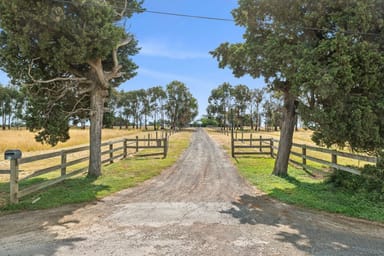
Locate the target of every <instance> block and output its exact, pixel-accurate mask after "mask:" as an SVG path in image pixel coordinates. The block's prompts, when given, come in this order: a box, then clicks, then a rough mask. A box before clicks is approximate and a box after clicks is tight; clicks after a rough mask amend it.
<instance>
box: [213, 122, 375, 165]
mask: <svg viewBox="0 0 384 256" xmlns="http://www.w3.org/2000/svg"><path fill="white" fill-rule="evenodd" d="M211 131H217V130H214V129H212V130H211ZM236 133H237V134H236ZM211 134H214V133H211ZM250 134H252V138H255V139H256V138H259V137H260V136H262V137H263V138H274V139H277V140H279V139H280V131H276V132H275V131H271V132H266V131H258V132H252V133H250V132H244V133H243V132H241V131H237V132H236V131H235V132H234V137H235V138H237V139H241V138H244V139H249V137H250ZM311 136H312V131H310V130H304V129H300V130H299V131H295V132H294V134H293V142H294V143H296V144H305V145H307V146H313V147H319V146H317V145H316V144H315V143H314V142H313V141H312V139H311ZM221 141H222V142H223V143H224V144H226V145H228V147H230V133H229V136H226V138H225V137H224V138H221ZM331 149H337V150H339V151H344V152H348V153H353V152H352V151H351V150H349V149H348V148H344V149H340V148H336V147H335V148H331ZM292 151H295V152H297V153H301V148H298V147H292ZM307 155H308V156H311V157H315V158H318V159H323V160H326V161H329V162H330V161H331V155H330V154H329V153H322V152H318V151H312V150H309V149H308V150H307ZM291 158H292V159H293V160H296V161H298V162H301V158H299V157H297V156H294V155H291ZM307 163H308V164H310V163H311V161H307ZM338 163H339V164H341V165H352V166H359V167H363V166H364V165H366V164H372V163H368V162H365V161H361V160H354V159H350V158H345V157H340V156H339V157H338ZM317 165H319V164H317Z"/></svg>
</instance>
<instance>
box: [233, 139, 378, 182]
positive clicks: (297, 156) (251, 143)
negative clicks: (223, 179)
mask: <svg viewBox="0 0 384 256" xmlns="http://www.w3.org/2000/svg"><path fill="white" fill-rule="evenodd" d="M278 144H279V140H277V139H274V138H263V137H262V136H255V135H254V134H252V133H243V132H239V133H238V132H232V133H231V154H232V157H234V158H235V157H236V156H240V155H267V156H270V157H275V156H276V152H277V150H278ZM289 161H290V162H291V163H292V164H294V165H296V166H299V167H301V168H303V169H304V170H310V171H315V172H321V173H324V171H328V170H330V169H338V170H342V171H346V172H350V173H353V174H356V175H361V173H360V171H359V170H358V169H357V168H356V167H355V166H361V165H362V164H376V163H377V161H378V159H377V157H373V156H367V155H358V154H353V153H348V152H343V151H337V150H332V149H327V148H321V147H314V146H308V145H305V144H298V143H293V144H292V149H291V154H290V159H289Z"/></svg>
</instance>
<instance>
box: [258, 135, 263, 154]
mask: <svg viewBox="0 0 384 256" xmlns="http://www.w3.org/2000/svg"><path fill="white" fill-rule="evenodd" d="M259 139H260V148H259V150H260V152H263V148H262V146H263V142H262V140H263V137H261V135H260V138H259Z"/></svg>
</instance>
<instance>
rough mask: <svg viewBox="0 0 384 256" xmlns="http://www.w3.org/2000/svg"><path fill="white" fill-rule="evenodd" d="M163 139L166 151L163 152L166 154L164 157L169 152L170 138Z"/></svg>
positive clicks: (165, 155)
mask: <svg viewBox="0 0 384 256" xmlns="http://www.w3.org/2000/svg"><path fill="white" fill-rule="evenodd" d="M163 141H164V152H163V154H164V155H163V157H164V158H166V157H167V154H168V138H167V137H165V138H164V139H163Z"/></svg>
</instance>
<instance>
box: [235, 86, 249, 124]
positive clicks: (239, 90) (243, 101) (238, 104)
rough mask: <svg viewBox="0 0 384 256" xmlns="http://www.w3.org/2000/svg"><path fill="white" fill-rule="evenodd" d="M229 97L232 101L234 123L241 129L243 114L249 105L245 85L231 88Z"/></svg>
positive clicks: (247, 90) (247, 89) (247, 91)
mask: <svg viewBox="0 0 384 256" xmlns="http://www.w3.org/2000/svg"><path fill="white" fill-rule="evenodd" d="M231 96H232V97H233V101H234V104H233V107H232V108H233V110H234V112H235V113H234V114H235V121H236V122H237V124H238V125H240V126H241V128H243V126H244V118H245V114H246V111H247V109H248V106H249V105H250V103H251V94H250V90H249V88H248V87H247V86H246V85H242V84H239V85H236V86H234V87H233V88H232V90H231Z"/></svg>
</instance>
